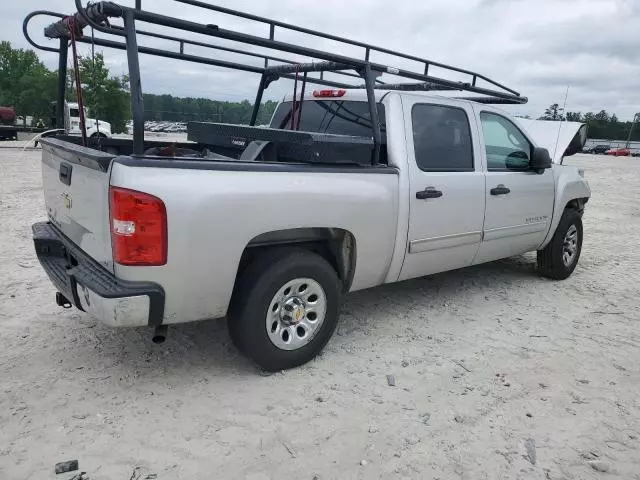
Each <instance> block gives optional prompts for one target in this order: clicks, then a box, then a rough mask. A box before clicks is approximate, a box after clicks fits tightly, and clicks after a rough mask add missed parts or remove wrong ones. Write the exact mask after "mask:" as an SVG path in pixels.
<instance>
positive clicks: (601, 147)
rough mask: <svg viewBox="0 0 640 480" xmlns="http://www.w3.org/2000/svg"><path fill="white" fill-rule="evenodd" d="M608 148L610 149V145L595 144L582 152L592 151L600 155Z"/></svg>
mask: <svg viewBox="0 0 640 480" xmlns="http://www.w3.org/2000/svg"><path fill="white" fill-rule="evenodd" d="M609 150H611V146H610V145H596V146H595V147H591V148H587V149H586V150H584V153H593V154H596V155H602V154H603V153H606V152H607V151H609Z"/></svg>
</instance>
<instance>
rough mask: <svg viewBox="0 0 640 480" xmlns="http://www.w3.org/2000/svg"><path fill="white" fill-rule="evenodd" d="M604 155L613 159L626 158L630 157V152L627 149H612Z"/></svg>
mask: <svg viewBox="0 0 640 480" xmlns="http://www.w3.org/2000/svg"><path fill="white" fill-rule="evenodd" d="M605 153H606V154H607V155H613V156H614V157H628V156H630V155H631V150H630V149H628V148H612V149H610V150H607V151H606V152H605Z"/></svg>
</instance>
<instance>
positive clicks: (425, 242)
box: [399, 96, 485, 280]
mask: <svg viewBox="0 0 640 480" xmlns="http://www.w3.org/2000/svg"><path fill="white" fill-rule="evenodd" d="M411 98H412V97H409V96H405V97H403V108H404V109H405V111H406V112H405V119H406V120H405V122H406V124H405V128H406V131H407V143H408V148H407V154H408V157H409V158H408V162H409V175H410V181H409V184H410V193H409V194H410V199H409V202H410V203H409V234H408V247H407V253H406V255H405V259H404V263H403V266H402V270H401V272H400V278H399V280H404V279H407V278H413V277H418V276H422V275H428V274H431V273H437V272H441V271H444V270H452V269H455V268H461V267H466V266H468V265H470V264H471V262H472V260H473V258H474V256H475V254H476V253H477V251H478V247H479V245H480V239H481V235H482V222H483V219H484V205H485V180H484V172H483V165H481V164H480V163H479V161H478V159H480V158H481V157H480V156H479V155H475V161H474V152H478V151H479V149H480V144H479V139H478V134H477V131H476V130H475V129H472V128H471V127H470V121H469V119H473V118H474V117H473V110H472V108H471V107H470V106H464V107H460V105H459V103H457V104H455V105H454V104H452V103H449V102H447V100H446V99H439V100H438V101H437V103H431V102H429V101H425V99H423V98H420V97H415V98H414V99H413V100H412V99H411Z"/></svg>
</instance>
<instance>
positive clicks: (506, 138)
mask: <svg viewBox="0 0 640 480" xmlns="http://www.w3.org/2000/svg"><path fill="white" fill-rule="evenodd" d="M480 122H481V124H482V133H483V135H484V145H485V151H486V154H487V169H488V170H489V171H491V170H493V171H496V170H498V171H499V170H520V169H526V167H527V166H528V165H529V161H530V159H531V144H530V143H529V140H527V138H526V137H525V136H524V135H523V134H522V132H521V131H520V129H519V128H518V127H516V125H515V124H514V123H513V122H512V121H510V120H508V119H507V118H505V117H503V116H502V115H498V114H495V113H490V112H481V113H480Z"/></svg>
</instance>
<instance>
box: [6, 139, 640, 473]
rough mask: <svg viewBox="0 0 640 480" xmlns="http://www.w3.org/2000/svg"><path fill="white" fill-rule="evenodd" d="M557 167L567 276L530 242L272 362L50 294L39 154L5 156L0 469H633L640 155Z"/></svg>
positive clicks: (401, 294)
mask: <svg viewBox="0 0 640 480" xmlns="http://www.w3.org/2000/svg"><path fill="white" fill-rule="evenodd" d="M567 163H569V164H575V165H580V166H583V167H585V169H586V176H587V178H588V180H589V182H590V183H591V186H592V188H593V198H592V200H591V202H590V203H589V205H588V207H587V212H586V215H585V218H584V223H585V232H586V240H585V245H584V250H583V253H582V258H581V260H580V264H579V266H578V268H577V269H576V271H575V273H574V275H573V276H572V277H571V278H569V279H568V280H566V281H564V282H553V281H549V280H545V279H542V278H539V277H538V275H537V274H536V273H535V269H534V263H535V256H534V255H531V254H529V255H525V256H522V257H516V258H511V259H508V260H505V261H501V262H497V263H491V264H488V265H483V266H478V267H474V268H471V269H467V270H462V271H456V272H450V273H446V274H441V275H437V276H434V277H430V278H424V279H419V280H414V281H409V282H404V283H401V284H396V285H390V286H385V287H381V288H377V289H374V290H370V291H365V292H358V293H355V294H353V295H351V296H350V297H349V298H348V300H347V302H346V304H345V305H344V308H343V313H342V319H341V324H340V326H339V328H338V331H337V334H336V335H335V336H334V338H333V339H332V341H331V342H330V343H329V345H328V346H327V348H326V350H325V352H324V354H323V355H321V357H319V358H318V359H317V360H315V361H313V362H312V363H310V364H308V365H306V366H304V367H301V368H298V369H295V370H292V371H287V372H284V373H277V374H274V375H266V374H264V373H261V372H260V371H258V370H257V369H256V368H255V367H253V366H252V364H250V363H249V362H248V361H246V360H245V359H243V358H242V357H241V356H240V355H239V354H238V353H237V352H236V350H235V349H234V348H233V346H232V345H231V344H230V341H229V337H228V335H227V331H226V327H225V325H224V323H223V322H203V323H199V324H193V325H184V326H178V327H175V328H171V329H170V331H169V338H168V341H167V343H166V344H165V345H163V346H156V345H153V344H152V343H151V342H150V336H151V335H150V333H151V332H150V331H149V330H147V329H134V330H127V329H122V330H114V329H110V328H107V327H104V326H102V325H101V324H98V323H96V321H95V320H94V319H92V318H90V317H88V316H86V315H85V314H82V313H80V312H78V311H74V310H62V309H60V308H58V307H56V305H55V304H54V289H53V287H52V285H51V284H50V282H49V281H48V279H47V278H46V277H45V274H44V273H43V271H42V269H41V268H40V266H39V264H38V261H37V260H36V258H35V256H34V253H33V246H32V242H31V229H30V225H31V224H32V223H33V222H36V221H39V220H42V219H43V218H44V208H43V199H42V192H41V182H40V168H39V152H36V151H28V152H21V151H20V150H17V149H1V150H0V218H1V221H0V225H1V226H2V228H1V230H0V245H2V248H1V249H0V326H1V327H2V328H0V478H1V479H3V480H9V479H34V480H35V479H38V480H40V479H47V478H54V477H55V476H54V474H53V467H54V464H55V463H56V462H59V461H63V460H69V459H78V460H79V462H80V467H81V470H84V471H86V472H88V473H89V474H90V478H91V479H110V480H111V479H118V480H128V479H130V478H132V479H140V480H141V479H143V478H155V477H153V475H151V476H147V474H156V475H157V478H158V479H174V478H179V479H201V478H202V479H211V478H218V479H236V478H239V479H252V480H264V479H294V478H295V479H309V480H311V479H314V478H317V479H323V480H324V479H372V478H412V479H413V478H415V479H431V478H433V479H435V478H439V479H465V480H468V479H491V480H493V479H554V480H555V479H591V478H620V479H640V450H639V448H640V322H639V319H640V311H639V305H640V300H639V297H640V288H639V285H640V249H639V248H638V247H639V239H640V207H639V206H638V205H639V204H638V199H640V159H625V158H617V159H612V158H606V157H596V156H579V157H576V158H574V159H571V160H569V161H568V162H567ZM387 375H393V376H394V378H395V386H390V385H389V384H388V379H387ZM391 383H393V382H391ZM137 467H139V468H138V469H137V470H136V468H137Z"/></svg>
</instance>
